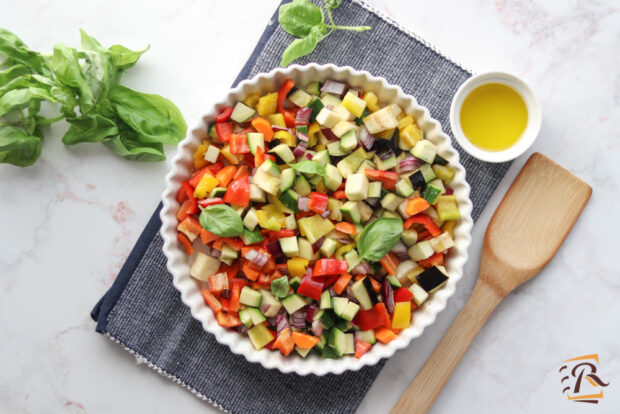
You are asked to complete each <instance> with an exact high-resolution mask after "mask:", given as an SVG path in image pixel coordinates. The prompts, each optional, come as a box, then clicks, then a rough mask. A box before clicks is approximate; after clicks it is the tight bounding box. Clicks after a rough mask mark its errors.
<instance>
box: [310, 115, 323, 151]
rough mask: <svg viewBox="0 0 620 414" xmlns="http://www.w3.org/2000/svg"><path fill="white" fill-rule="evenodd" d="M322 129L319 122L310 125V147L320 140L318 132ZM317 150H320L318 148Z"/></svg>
mask: <svg viewBox="0 0 620 414" xmlns="http://www.w3.org/2000/svg"><path fill="white" fill-rule="evenodd" d="M320 130H321V126H320V125H319V124H318V122H315V123H313V124H312V125H310V128H308V147H310V148H312V147H314V146H315V145H316V143H317V142H318V140H319V138H318V137H317V134H318V132H319V131H320ZM317 151H319V150H318V149H317Z"/></svg>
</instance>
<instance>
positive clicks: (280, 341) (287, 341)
mask: <svg viewBox="0 0 620 414" xmlns="http://www.w3.org/2000/svg"><path fill="white" fill-rule="evenodd" d="M272 348H273V349H279V350H280V352H282V354H283V355H284V356H288V355H289V354H290V353H291V352H293V349H295V342H294V341H293V337H292V336H291V328H286V329H284V330H283V331H282V332H280V335H278V337H277V338H276V341H275V342H274V343H273V346H272Z"/></svg>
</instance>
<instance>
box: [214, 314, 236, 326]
mask: <svg viewBox="0 0 620 414" xmlns="http://www.w3.org/2000/svg"><path fill="white" fill-rule="evenodd" d="M215 316H216V318H217V323H218V324H219V325H220V326H222V327H224V328H234V327H235V326H239V325H241V319H239V316H237V315H236V314H233V313H227V312H222V311H219V312H217V313H216V314H215Z"/></svg>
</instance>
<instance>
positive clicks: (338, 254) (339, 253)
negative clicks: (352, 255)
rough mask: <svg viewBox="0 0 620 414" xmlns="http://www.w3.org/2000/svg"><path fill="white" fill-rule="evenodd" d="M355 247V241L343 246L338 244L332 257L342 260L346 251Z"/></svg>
mask: <svg viewBox="0 0 620 414" xmlns="http://www.w3.org/2000/svg"><path fill="white" fill-rule="evenodd" d="M354 247H355V243H351V244H345V245H344V246H340V247H339V248H337V249H336V252H335V253H334V257H335V258H336V259H338V260H342V258H343V257H344V255H345V254H346V253H349V252H350V251H351V250H353V248H354Z"/></svg>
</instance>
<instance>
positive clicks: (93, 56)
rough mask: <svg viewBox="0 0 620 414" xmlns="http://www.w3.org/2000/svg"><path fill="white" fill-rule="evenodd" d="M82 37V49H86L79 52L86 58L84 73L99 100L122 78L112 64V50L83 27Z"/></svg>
mask: <svg viewBox="0 0 620 414" xmlns="http://www.w3.org/2000/svg"><path fill="white" fill-rule="evenodd" d="M80 38H81V42H82V49H84V50H83V51H81V52H80V53H79V56H80V57H81V58H83V59H84V65H83V66H82V75H83V76H84V79H85V80H86V82H87V83H88V87H89V88H90V90H91V91H92V93H93V96H94V98H95V100H96V101H97V100H99V98H100V97H102V96H103V97H105V96H106V95H107V92H108V90H109V89H110V88H111V87H112V85H113V84H115V83H116V82H117V81H118V80H120V79H119V78H118V77H117V73H116V70H115V68H114V65H113V64H112V60H111V57H110V51H109V50H108V49H106V48H104V47H103V46H101V45H100V44H99V42H98V41H97V40H96V39H95V38H94V37H91V36H89V35H88V34H87V33H86V32H85V31H84V30H82V29H80Z"/></svg>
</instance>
